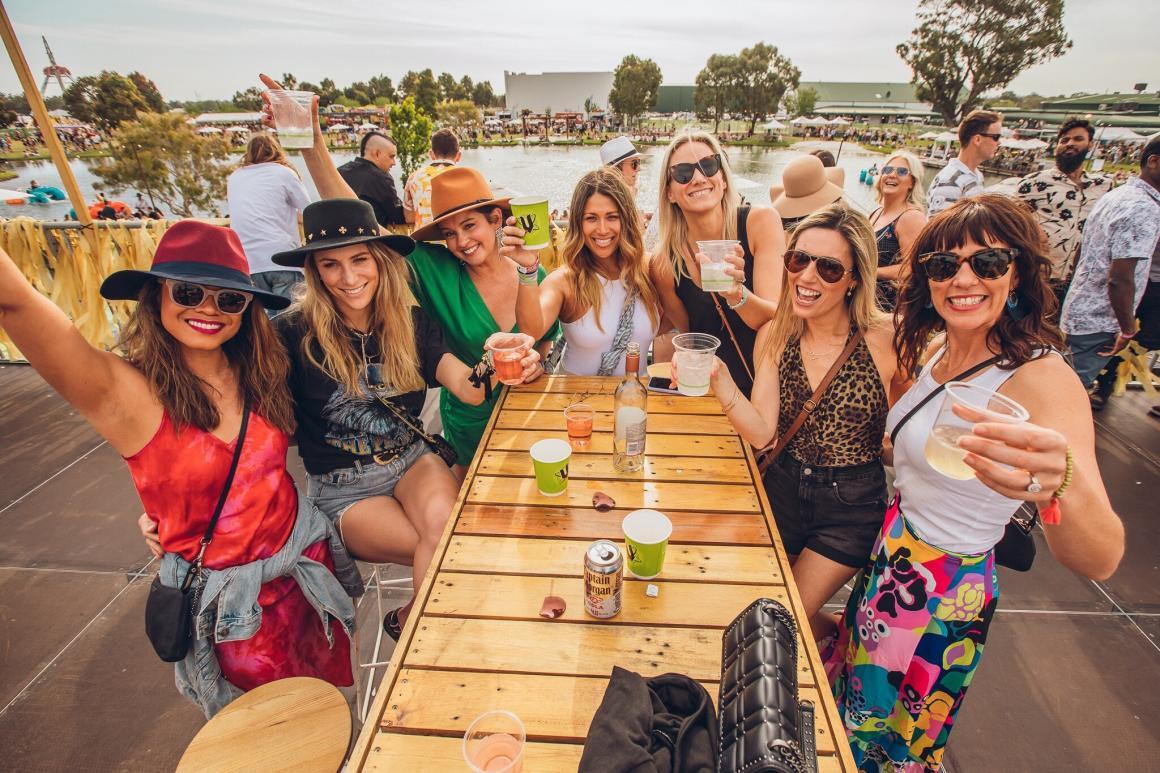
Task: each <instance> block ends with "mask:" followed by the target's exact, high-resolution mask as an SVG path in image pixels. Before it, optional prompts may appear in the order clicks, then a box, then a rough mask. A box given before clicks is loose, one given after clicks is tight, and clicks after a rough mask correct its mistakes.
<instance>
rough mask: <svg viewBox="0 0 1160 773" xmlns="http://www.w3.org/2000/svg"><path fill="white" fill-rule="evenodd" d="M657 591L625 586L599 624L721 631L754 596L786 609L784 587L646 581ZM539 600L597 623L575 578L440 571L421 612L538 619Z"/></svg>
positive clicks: (583, 620) (573, 617)
mask: <svg viewBox="0 0 1160 773" xmlns="http://www.w3.org/2000/svg"><path fill="white" fill-rule="evenodd" d="M649 582H651V583H652V584H655V585H656V586H657V589H658V590H659V591H660V593H659V595H657V597H656V598H650V597H648V596H646V595H645V587H646V585H647V584H648V583H644V582H626V583H625V584H624V591H623V593H622V594H621V596H622V598H621V611H620V614H618V615H617V616H616V617H613V618H609V619H607V620H600V621H599V622H602V623H609V624H614V625H677V624H679V625H682V626H696V627H700V628H718V629H724V628H725V627H726V626H727V625H729V623H731V622H732V621H733V618H734V617H736V616H737V614H738V613H739V612H741V610H743V609H745V608H746V607H747V606H749V605H750V604H751V603H752V602H753V601H755V600H757V599H759V598H763V597H764V598H770V599H773V600H775V601H778V602H781V603H782V604H785V605H787V606H788V605H789V595H788V594H787V593H786V589H785V586H778V585H773V584H770V585H764V586H762V585H715V584H712V583H691V582H662V581H661V580H660V579H659V578H658V579H656V580H650V581H649ZM545 596H559V597H560V598H562V599H564V602H565V603H566V604H567V609H566V610H565V612H564V614H563V616H561V617H560V618H557V619H558V620H560V621H570V622H579V623H588V622H597V621H596V619H595V618H592V617H590V616H589V615H588V614H587V612H585V611H584V581H583V579H582V578H580V577H525V576H515V575H496V574H491V575H487V574H459V573H457V572H446V571H444V572H440V573H439V575H438V576H437V577H436V578H435V587H434V588H433V589H432V591H431V598H430V600H429V601H428V602H427V613H428V614H432V615H439V616H452V617H483V618H496V619H505V620H532V621H536V620H542V619H544V618H541V617H540V616H539V613H540V607H541V604H542V602H543V600H544V597H545Z"/></svg>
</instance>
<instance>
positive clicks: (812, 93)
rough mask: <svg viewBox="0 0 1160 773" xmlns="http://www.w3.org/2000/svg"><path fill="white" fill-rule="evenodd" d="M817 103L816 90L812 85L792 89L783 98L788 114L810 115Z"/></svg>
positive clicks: (795, 115) (793, 115) (796, 115)
mask: <svg viewBox="0 0 1160 773" xmlns="http://www.w3.org/2000/svg"><path fill="white" fill-rule="evenodd" d="M817 104H818V90H817V89H815V88H814V87H813V86H802V87H800V88H796V89H794V90H793V91H792V92H790V94H789V95H788V96H786V98H785V110H786V112H787V113H789V114H790V116H792V117H794V118H796V117H798V116H799V115H810V114H812V113H813V112H814V108H815V107H816V106H817Z"/></svg>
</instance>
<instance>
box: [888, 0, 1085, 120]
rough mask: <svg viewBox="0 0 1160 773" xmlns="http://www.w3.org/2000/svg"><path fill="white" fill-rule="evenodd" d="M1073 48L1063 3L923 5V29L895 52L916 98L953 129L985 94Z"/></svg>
mask: <svg viewBox="0 0 1160 773" xmlns="http://www.w3.org/2000/svg"><path fill="white" fill-rule="evenodd" d="M1069 48H1071V40H1070V39H1068V37H1067V32H1066V31H1065V30H1064V28H1063V0H920V2H919V6H918V26H917V27H916V28H915V29H914V30H913V31H912V32H911V33H910V39H909V40H907V41H906V42H905V43H900V44H899V45H898V48H897V51H898V55H899V56H900V57H902V59H903V61H905V62H906V63H907V64H908V65H910V69H911V71H912V72H913V73H914V77H913V78H912V82H913V83H914V85H915V86H916V87H917V88H916V90H915V91H916V93H917V95H918V98H919V99H921V100H924V101H928V102H930V103H931V105H932V106H933V107H934V109H935V110H936V111H937V112H938V113H940V114H941V115H942V117H943V120H944V121H945V122H946V123H947V125H953V124H956V123H958V122H959V121H960V120H961V119H962V117H963V116H965V115H966V114H967V113H969V112H970V111H971V110H973V109H975V107H977V106H978V104H979V101H980V99H981V98H982V96H983V94H985V93H986V92H988V91H994V90H995V89H1001V88H1003V87H1005V86H1006V85H1007V84H1008V83H1010V82H1011V81H1012V80H1014V79H1015V78H1016V77H1017V76H1018V75H1019V74H1020V73H1022V72H1023V71H1024V70H1026V69H1027V68H1029V67H1031V66H1033V65H1036V64H1041V63H1043V62H1047V61H1050V60H1052V59H1055V58H1056V57H1058V56H1061V55H1062V54H1063V53H1064V52H1066V51H1067V50H1068V49H1069Z"/></svg>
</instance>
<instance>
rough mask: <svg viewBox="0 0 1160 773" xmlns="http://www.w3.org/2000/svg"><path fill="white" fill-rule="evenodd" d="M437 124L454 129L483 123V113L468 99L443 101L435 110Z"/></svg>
mask: <svg viewBox="0 0 1160 773" xmlns="http://www.w3.org/2000/svg"><path fill="white" fill-rule="evenodd" d="M436 109H437V110H438V113H437V115H438V117H439V123H440V125H442V126H448V127H451V128H455V129H463V128H466V127H468V126H471V125H472V124H480V123H483V113H482V112H480V109H479V108H478V107H476V106H475V103H474V102H472V101H471V100H470V99H445V100H443V101H442V102H440V103H439V104H438V106H437V108H436Z"/></svg>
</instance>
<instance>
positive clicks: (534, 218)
mask: <svg viewBox="0 0 1160 773" xmlns="http://www.w3.org/2000/svg"><path fill="white" fill-rule="evenodd" d="M511 207H512V214H513V215H515V218H516V221H517V222H519V224H520V228H522V229H524V231H526V233H525V234H524V246H525V247H527V248H528V249H529V250H542V249H544V248H545V247H547V246H548V245H549V244H551V242H552V238H551V235H550V234H549V233H548V222H549V221H548V199H547V197H545V196H521V197H520V198H518V199H512V200H511Z"/></svg>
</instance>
